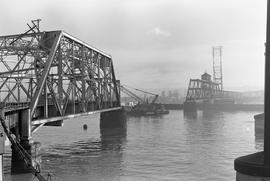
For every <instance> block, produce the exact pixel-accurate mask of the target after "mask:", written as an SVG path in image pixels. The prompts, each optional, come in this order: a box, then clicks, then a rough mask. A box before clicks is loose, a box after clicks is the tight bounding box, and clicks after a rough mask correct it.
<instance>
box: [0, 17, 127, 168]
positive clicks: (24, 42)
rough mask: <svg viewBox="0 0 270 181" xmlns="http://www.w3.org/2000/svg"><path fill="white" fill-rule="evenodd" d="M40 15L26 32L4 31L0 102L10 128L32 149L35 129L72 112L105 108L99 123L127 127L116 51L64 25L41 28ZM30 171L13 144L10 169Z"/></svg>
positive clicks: (60, 121)
mask: <svg viewBox="0 0 270 181" xmlns="http://www.w3.org/2000/svg"><path fill="white" fill-rule="evenodd" d="M39 21H40V20H34V21H32V22H31V24H27V25H28V27H29V30H28V31H26V32H25V33H22V34H16V35H7V36H0V108H1V113H2V114H1V116H2V119H3V120H4V121H3V122H2V125H3V124H4V125H3V127H6V131H7V132H8V134H12V135H15V138H14V140H15V141H16V142H18V143H19V144H20V145H21V146H22V147H23V148H24V149H25V150H26V151H27V152H28V153H29V154H31V149H32V144H33V140H32V133H33V132H35V131H37V130H38V129H39V128H41V127H42V126H62V124H63V120H65V119H68V118H73V117H77V116H84V115H89V114H93V113H101V119H100V128H107V127H108V128H111V127H121V128H125V126H126V125H125V119H124V112H123V110H122V109H121V106H120V88H119V85H120V83H119V81H118V80H117V79H116V76H115V72H114V67H113V61H112V57H111V56H110V55H109V54H107V53H105V52H103V51H101V50H99V49H97V48H95V47H93V46H91V45H89V44H87V43H85V42H83V41H81V40H79V39H77V38H75V37H74V36H72V35H70V34H68V33H66V32H64V31H42V32H41V31H40V29H39ZM120 118H121V119H120ZM122 118H123V119H122ZM20 160H21V162H22V163H20ZM15 162H16V164H15ZM13 163H14V164H13ZM27 171H28V170H27V168H26V167H25V164H24V163H23V160H22V159H21V157H20V155H18V151H17V150H16V149H14V147H13V149H12V172H14V173H17V172H27Z"/></svg>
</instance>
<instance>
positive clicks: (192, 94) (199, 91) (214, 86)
mask: <svg viewBox="0 0 270 181" xmlns="http://www.w3.org/2000/svg"><path fill="white" fill-rule="evenodd" d="M222 96H223V92H222V90H221V87H220V84H218V83H215V82H212V81H205V80H201V79H190V81H189V85H188V91H187V96H186V100H210V99H214V98H220V97H222Z"/></svg>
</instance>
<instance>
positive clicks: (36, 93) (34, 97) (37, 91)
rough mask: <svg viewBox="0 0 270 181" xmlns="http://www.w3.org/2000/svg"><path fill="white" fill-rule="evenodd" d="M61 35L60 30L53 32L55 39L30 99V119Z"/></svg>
mask: <svg viewBox="0 0 270 181" xmlns="http://www.w3.org/2000/svg"><path fill="white" fill-rule="evenodd" d="M61 36H62V32H61V31H58V32H55V39H54V42H53V45H52V48H51V50H50V54H49V57H48V59H47V62H46V64H45V67H44V70H43V72H42V75H41V77H40V79H39V80H40V81H39V82H38V85H37V88H36V91H35V93H34V96H33V99H32V100H31V103H30V117H31V119H32V117H33V115H34V112H35V110H36V107H37V104H38V101H39V98H40V95H41V93H42V90H43V87H44V85H45V82H46V79H47V76H48V73H49V71H50V68H51V64H52V62H53V59H54V56H55V52H56V50H57V47H58V45H59V42H60V40H61Z"/></svg>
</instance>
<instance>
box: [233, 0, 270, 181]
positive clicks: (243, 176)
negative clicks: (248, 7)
mask: <svg viewBox="0 0 270 181" xmlns="http://www.w3.org/2000/svg"><path fill="white" fill-rule="evenodd" d="M269 78H270V2H269V0H268V1H267V34H266V51H265V98H264V120H265V122H264V151H263V152H258V153H254V154H251V155H246V156H243V157H240V158H237V159H236V160H235V161H234V168H235V170H236V171H237V173H236V180H237V181H251V180H252V181H270V79H269Z"/></svg>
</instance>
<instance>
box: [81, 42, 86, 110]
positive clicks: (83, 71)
mask: <svg viewBox="0 0 270 181" xmlns="http://www.w3.org/2000/svg"><path fill="white" fill-rule="evenodd" d="M81 53H82V59H81V64H80V66H81V71H82V72H81V73H82V77H81V81H82V100H81V101H82V111H83V112H86V106H85V102H86V101H85V92H86V86H85V66H86V63H85V59H86V58H85V49H84V46H82V52H81Z"/></svg>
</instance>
